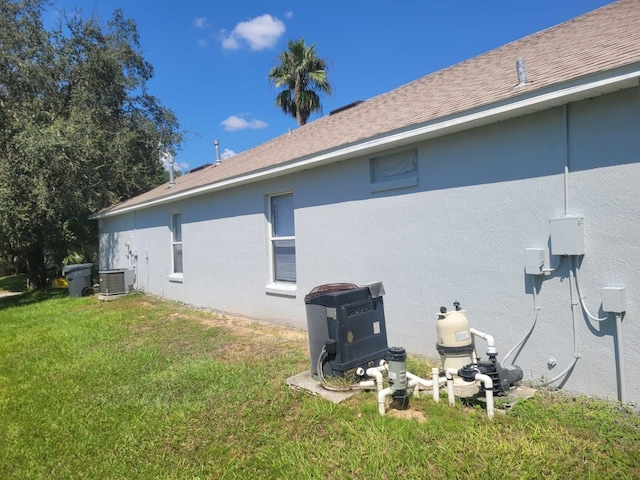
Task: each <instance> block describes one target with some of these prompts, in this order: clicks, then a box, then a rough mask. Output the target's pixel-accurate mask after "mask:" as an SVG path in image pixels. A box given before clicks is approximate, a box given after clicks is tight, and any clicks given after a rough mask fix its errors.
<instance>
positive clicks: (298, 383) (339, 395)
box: [284, 370, 359, 403]
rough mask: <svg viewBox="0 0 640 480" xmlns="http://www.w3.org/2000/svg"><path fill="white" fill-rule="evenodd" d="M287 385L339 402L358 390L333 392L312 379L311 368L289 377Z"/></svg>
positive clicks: (286, 381)
mask: <svg viewBox="0 0 640 480" xmlns="http://www.w3.org/2000/svg"><path fill="white" fill-rule="evenodd" d="M284 383H286V384H287V385H289V387H290V388H292V389H294V390H304V391H306V392H309V393H311V394H313V395H318V396H320V397H322V398H325V399H327V400H329V401H330V402H333V403H340V402H342V401H343V400H346V399H347V398H351V397H353V396H354V395H355V394H356V393H358V392H359V390H352V391H348V392H335V391H333V390H327V389H326V388H323V387H322V385H320V382H318V381H317V380H314V378H313V377H312V376H311V370H307V371H306V372H302V373H298V374H297V375H294V376H293V377H289V378H287V379H286V380H285V382H284Z"/></svg>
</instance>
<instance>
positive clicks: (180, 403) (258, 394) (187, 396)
mask: <svg viewBox="0 0 640 480" xmlns="http://www.w3.org/2000/svg"><path fill="white" fill-rule="evenodd" d="M308 363H309V362H308V357H307V339H306V335H305V334H304V333H303V332H298V331H293V330H288V329H284V328H276V327H273V326H269V325H264V324H259V323H255V322H249V321H246V320H241V319H233V318H229V317H224V316H220V315H216V314H213V313H210V312H206V311H201V310H195V309H189V308H186V307H184V306H182V305H179V304H175V303H171V302H166V301H160V300H158V299H154V298H150V297H144V296H140V295H131V296H128V297H126V298H123V299H119V300H117V301H113V302H100V301H98V300H97V299H96V298H95V297H86V298H69V297H68V294H67V293H66V291H65V290H57V291H52V292H48V293H42V292H27V293H24V294H23V295H19V296H15V297H7V298H1V299H0V428H1V432H0V478H8V479H38V478H42V479H58V478H69V479H81V478H87V479H116V478H118V479H122V478H126V479H157V478H163V479H165V478H168V479H172V478H175V479H197V478H200V479H204V478H209V479H222V478H226V479H232V478H241V479H244V478H246V479H256V478H257V479H276V478H281V479H323V478H334V479H402V478H411V479H423V478H438V479H442V478H451V479H466V478H469V479H471V478H473V479H476V478H484V479H504V478H514V479H538V478H556V479H571V478H576V479H586V478H593V479H607V478H611V479H614V478H615V479H627V478H628V479H632V478H640V455H639V445H640V419H639V417H638V415H637V414H636V413H634V412H632V411H630V410H629V409H622V408H620V407H619V406H616V405H613V404H608V403H604V402H599V401H595V400H589V399H585V398H581V397H573V396H563V395H551V394H549V393H544V392H541V393H539V394H537V395H536V396H535V397H533V398H532V399H530V400H526V401H521V402H518V403H517V404H516V405H515V406H514V408H513V409H512V410H511V411H508V412H507V414H506V415H498V414H497V415H496V418H495V419H494V421H493V422H490V421H488V420H487V418H486V413H485V412H484V410H482V409H481V408H474V407H469V406H464V405H462V404H461V403H460V402H457V404H456V406H455V407H449V406H448V404H447V401H446V398H443V400H442V401H441V402H440V403H434V402H433V400H431V399H430V398H429V397H428V396H423V397H421V398H418V399H414V398H412V399H411V408H412V409H414V410H415V411H416V412H418V413H419V414H421V415H423V416H424V421H419V420H417V419H403V418H394V417H393V416H392V415H386V416H384V417H383V416H380V415H379V414H378V409H377V401H376V395H375V393H372V392H371V393H360V394H358V395H356V396H355V397H353V398H351V399H350V400H347V401H345V402H343V403H342V404H340V405H334V404H332V403H330V402H328V401H326V400H324V399H322V398H318V397H314V396H311V395H309V394H307V393H304V392H299V391H293V390H290V389H289V388H288V387H286V386H285V384H284V380H285V379H286V378H287V377H289V376H291V375H293V374H296V373H299V372H301V371H303V370H306V369H308ZM411 370H412V371H414V372H415V373H416V374H418V375H423V376H428V372H429V368H428V366H427V365H423V364H421V363H420V362H419V361H417V360H415V359H412V364H411ZM443 397H444V393H443Z"/></svg>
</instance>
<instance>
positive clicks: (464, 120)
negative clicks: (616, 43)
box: [90, 63, 640, 220]
mask: <svg viewBox="0 0 640 480" xmlns="http://www.w3.org/2000/svg"><path fill="white" fill-rule="evenodd" d="M639 77H640V63H635V64H631V65H627V66H625V67H621V68H617V69H614V70H610V71H607V72H600V73H598V74H595V75H590V76H587V77H583V78H580V79H574V80H571V81H568V82H565V83H562V84H557V85H553V86H551V87H548V88H543V89H538V90H529V91H528V92H527V91H526V90H527V88H528V86H527V85H523V86H515V87H514V89H522V90H523V93H522V94H519V95H517V96H513V97H510V98H509V99H506V100H502V101H500V102H495V103H491V104H486V105H482V106H480V107H478V108H475V109H473V110H466V111H464V112H459V113H456V114H454V115H450V116H448V117H442V118H438V119H435V120H432V121H429V122H426V123H424V124H421V125H412V126H411V127H408V128H404V129H402V130H397V131H393V132H389V133H387V134H384V135H379V136H377V137H373V138H369V139H365V140H362V141H360V142H356V143H353V144H350V145H346V146H341V147H338V148H336V149H333V150H330V151H325V152H320V153H318V154H314V155H311V156H308V157H305V158H299V159H296V160H294V161H290V162H287V163H284V164H280V165H276V166H273V167H270V168H268V169H264V170H259V171H254V172H249V173H247V174H243V175H240V176H237V177H233V178H228V179H225V180H221V181H219V182H214V183H210V184H207V185H203V186H200V187H196V188H193V189H190V190H184V191H181V192H177V193H176V194H174V195H169V196H165V197H162V198H156V199H152V200H149V201H146V202H141V203H138V204H135V205H130V206H127V207H124V208H120V209H119V208H117V207H116V208H113V209H110V210H106V211H102V212H98V213H96V214H94V215H92V216H91V217H90V219H93V220H97V219H102V218H108V217H112V216H118V215H124V214H127V213H132V212H135V211H139V210H143V209H147V208H151V207H155V206H159V205H164V204H167V203H173V202H176V201H179V200H184V199H186V198H190V197H194V196H197V195H203V194H205V193H212V192H216V191H219V190H225V189H228V188H232V187H237V186H240V185H245V184H249V183H254V182H257V181H261V180H267V179H269V178H273V177H279V176H282V175H286V174H290V173H295V172H299V171H302V170H307V169H309V168H315V167H319V166H322V165H326V164H329V163H334V162H337V161H342V160H347V159H349V158H353V157H356V156H361V155H364V154H368V153H373V152H376V151H380V150H384V149H388V148H393V147H396V146H402V145H406V144H410V143H415V142H419V141H424V140H428V139H430V138H435V137H439V136H443V135H448V134H451V133H456V132H460V131H463V130H468V129H471V128H476V127H479V126H483V125H487V124H490V123H495V122H499V121H503V120H507V119H510V118H515V117H519V116H522V115H526V114H530V113H534V112H538V111H541V110H546V109H549V108H553V107H556V106H560V105H564V104H567V103H570V102H575V101H579V100H583V99H586V98H592V97H596V96H600V95H604V94H606V93H611V92H614V91H617V90H622V89H626V88H631V87H634V86H638V78H639Z"/></svg>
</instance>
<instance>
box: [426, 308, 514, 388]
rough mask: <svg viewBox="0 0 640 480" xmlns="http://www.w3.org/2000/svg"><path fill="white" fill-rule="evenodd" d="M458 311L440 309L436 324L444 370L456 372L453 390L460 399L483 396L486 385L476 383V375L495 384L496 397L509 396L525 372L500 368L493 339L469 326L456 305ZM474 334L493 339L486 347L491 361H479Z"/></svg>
mask: <svg viewBox="0 0 640 480" xmlns="http://www.w3.org/2000/svg"><path fill="white" fill-rule="evenodd" d="M453 305H454V308H455V310H453V311H447V308H446V307H440V314H439V315H438V320H437V321H436V332H437V336H438V342H437V344H436V348H437V350H438V353H439V354H440V361H441V363H442V369H443V370H444V371H446V370H447V369H448V368H453V369H456V370H457V376H456V377H455V378H454V384H453V389H454V393H455V395H457V396H459V397H471V396H475V395H482V393H483V388H484V387H483V385H482V384H481V383H480V382H478V381H476V379H475V378H476V375H477V374H483V375H487V376H489V377H490V378H491V380H492V382H493V390H494V393H495V394H497V395H500V394H506V393H507V392H508V391H509V389H510V388H511V386H512V385H514V384H515V383H517V382H519V381H520V380H522V378H523V376H524V375H523V372H522V369H521V368H520V367H518V366H517V365H509V366H501V365H500V363H499V362H498V360H497V355H498V353H497V351H496V349H495V345H494V344H493V337H491V336H490V335H487V334H484V333H482V332H479V331H478V330H475V329H472V328H471V327H470V326H469V320H468V319H467V316H466V312H465V311H464V310H462V309H461V308H460V303H459V302H454V303H453ZM474 335H478V336H482V337H483V338H486V339H488V338H491V342H492V343H491V344H490V345H489V348H487V356H488V359H486V360H483V359H478V357H477V355H476V350H475V344H474V341H473V340H474V339H473V337H474Z"/></svg>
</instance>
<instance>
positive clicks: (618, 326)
mask: <svg viewBox="0 0 640 480" xmlns="http://www.w3.org/2000/svg"><path fill="white" fill-rule="evenodd" d="M616 343H617V344H618V372H619V374H618V378H619V379H620V403H622V404H624V403H626V401H627V398H626V397H627V395H626V392H625V383H626V378H625V374H624V349H623V346H622V343H623V340H622V314H621V313H616Z"/></svg>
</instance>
